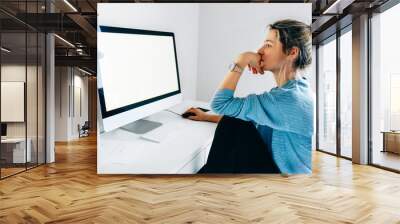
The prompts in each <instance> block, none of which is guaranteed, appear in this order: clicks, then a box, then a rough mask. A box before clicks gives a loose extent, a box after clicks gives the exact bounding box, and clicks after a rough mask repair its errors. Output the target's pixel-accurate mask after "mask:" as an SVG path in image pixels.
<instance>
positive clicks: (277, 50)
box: [258, 29, 287, 72]
mask: <svg viewBox="0 0 400 224" xmlns="http://www.w3.org/2000/svg"><path fill="white" fill-rule="evenodd" d="M277 33H278V31H277V30H274V29H270V30H269V32H268V35H267V39H266V40H265V41H264V44H263V46H262V47H261V48H260V49H259V50H258V53H259V54H260V55H261V61H260V64H261V68H262V69H263V70H264V71H272V72H274V71H279V69H280V68H281V66H282V65H283V62H284V61H285V59H286V57H287V55H285V54H284V53H283V50H282V43H281V42H280V41H279V38H278V35H277Z"/></svg>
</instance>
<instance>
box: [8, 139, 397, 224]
mask: <svg viewBox="0 0 400 224" xmlns="http://www.w3.org/2000/svg"><path fill="white" fill-rule="evenodd" d="M313 160H314V161H313V164H314V173H313V174H312V175H310V176H307V175H298V176H290V177H282V176H280V175H203V176H202V175H185V176H173V175H165V176H164V175H158V176H150V175H149V176H146V175H136V176H134V175H132V176H129V175H113V176H111V175H109V176H98V175H97V174H96V139H95V137H89V138H84V139H83V140H81V141H76V142H71V143H69V144H57V147H56V163H55V164H51V165H46V166H41V167H38V168H35V169H33V170H29V171H27V172H25V173H21V174H18V175H16V176H13V177H10V178H7V179H5V180H2V181H0V223H44V222H48V223H374V224H375V223H385V224H386V223H400V175H399V174H396V173H391V172H388V171H384V170H380V169H378V168H374V167H369V166H359V165H352V164H351V162H350V161H348V160H343V159H337V158H335V157H333V156H330V155H326V154H323V153H320V152H318V153H317V152H316V153H314V155H313Z"/></svg>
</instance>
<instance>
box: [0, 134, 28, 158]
mask: <svg viewBox="0 0 400 224" xmlns="http://www.w3.org/2000/svg"><path fill="white" fill-rule="evenodd" d="M26 140H27V142H28V144H27V147H26V151H25V138H6V139H1V144H2V145H5V146H7V145H13V148H12V151H13V153H12V155H13V160H12V162H13V163H25V158H27V161H26V162H30V161H31V145H32V141H31V139H30V138H27V139H26ZM25 152H26V154H25Z"/></svg>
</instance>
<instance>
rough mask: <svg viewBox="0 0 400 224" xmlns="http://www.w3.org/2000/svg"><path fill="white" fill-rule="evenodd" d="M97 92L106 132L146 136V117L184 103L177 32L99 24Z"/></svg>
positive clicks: (148, 123) (148, 125)
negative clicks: (177, 51)
mask: <svg viewBox="0 0 400 224" xmlns="http://www.w3.org/2000/svg"><path fill="white" fill-rule="evenodd" d="M97 59H98V60H97V61H98V66H97V68H98V94H99V106H100V111H101V121H102V124H101V125H102V127H103V131H105V132H108V131H112V130H114V129H116V128H123V129H125V130H129V131H131V132H134V133H137V134H144V133H146V132H148V131H150V130H152V129H154V128H157V127H159V126H160V125H162V124H160V123H157V122H152V121H148V120H146V119H143V118H145V117H147V116H150V115H152V114H154V113H157V112H159V111H162V110H165V109H168V108H170V107H172V106H174V105H177V104H179V103H181V102H182V94H181V87H180V82H179V71H178V60H177V54H176V44H175V36H174V33H171V32H162V31H152V30H140V29H131V28H122V27H110V26H101V25H100V26H99V30H98V35H97Z"/></svg>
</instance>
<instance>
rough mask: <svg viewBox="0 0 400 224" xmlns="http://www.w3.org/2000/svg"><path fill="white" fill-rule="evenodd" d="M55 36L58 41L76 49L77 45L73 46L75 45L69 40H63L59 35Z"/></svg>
mask: <svg viewBox="0 0 400 224" xmlns="http://www.w3.org/2000/svg"><path fill="white" fill-rule="evenodd" d="M54 36H55V37H57V38H58V39H60V40H61V41H63V42H64V43H66V44H68V45H69V46H71V47H73V48H75V45H73V44H72V43H71V42H69V41H68V40H66V39H64V38H62V37H60V36H59V35H57V34H54Z"/></svg>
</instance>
